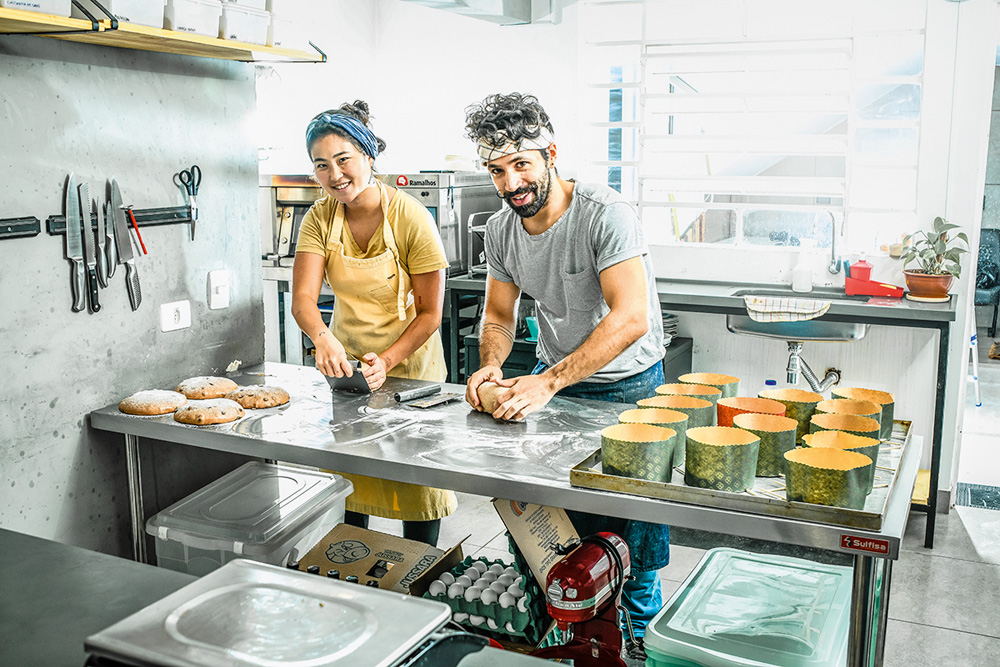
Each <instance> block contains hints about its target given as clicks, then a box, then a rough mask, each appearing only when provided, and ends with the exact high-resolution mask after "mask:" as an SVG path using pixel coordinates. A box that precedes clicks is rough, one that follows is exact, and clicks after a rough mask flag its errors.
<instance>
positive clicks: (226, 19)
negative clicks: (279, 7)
mask: <svg viewBox="0 0 1000 667" xmlns="http://www.w3.org/2000/svg"><path fill="white" fill-rule="evenodd" d="M270 23H271V14H270V12H267V11H265V10H263V9H251V8H250V7H244V6H243V5H237V4H235V3H231V2H223V3H222V23H221V24H220V25H221V28H220V30H219V35H220V36H221V37H222V39H232V40H234V41H237V42H247V43H249V44H261V45H264V44H266V43H267V28H268V26H269V25H270Z"/></svg>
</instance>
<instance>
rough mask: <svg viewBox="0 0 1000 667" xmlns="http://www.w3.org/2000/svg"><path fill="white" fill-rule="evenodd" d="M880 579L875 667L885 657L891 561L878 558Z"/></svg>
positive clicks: (877, 666) (880, 663)
mask: <svg viewBox="0 0 1000 667" xmlns="http://www.w3.org/2000/svg"><path fill="white" fill-rule="evenodd" d="M879 560H880V564H881V565H882V581H881V582H880V584H879V586H878V589H877V590H878V626H877V627H876V628H875V667H882V661H883V658H884V657H885V631H886V628H887V627H888V623H889V589H890V587H891V586H892V561H891V560H889V559H888V558H882V559H879Z"/></svg>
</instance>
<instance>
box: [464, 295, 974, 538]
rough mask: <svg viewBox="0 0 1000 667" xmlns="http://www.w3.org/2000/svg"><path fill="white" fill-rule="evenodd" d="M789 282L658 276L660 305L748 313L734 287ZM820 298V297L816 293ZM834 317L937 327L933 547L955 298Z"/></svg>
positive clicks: (928, 532) (861, 304) (852, 306)
mask: <svg viewBox="0 0 1000 667" xmlns="http://www.w3.org/2000/svg"><path fill="white" fill-rule="evenodd" d="M447 287H448V306H449V317H450V318H451V322H452V323H455V322H458V321H459V320H458V317H459V311H460V308H461V306H462V303H463V302H462V297H463V296H465V297H472V296H476V297H480V298H481V297H482V296H483V295H484V294H485V292H486V282H485V279H484V278H468V277H454V278H449V279H448V282H447ZM786 287H787V286H785V285H767V284H762V283H730V282H716V281H709V280H665V279H662V278H658V279H657V280H656V291H657V293H658V294H659V297H660V307H661V308H663V309H664V310H669V311H687V312H694V313H715V314H719V315H746V312H747V310H746V304H745V303H744V300H743V297H742V296H736V295H734V292H736V291H739V290H747V289H780V288H786ZM817 298H819V297H817ZM820 319H822V320H826V321H830V322H857V323H861V324H877V325H881V326H890V327H905V328H912V329H931V330H934V331H937V332H938V364H937V373H936V375H935V382H936V393H935V398H934V423H933V425H932V438H931V468H930V488H929V490H928V495H927V503H926V504H924V503H912V504H911V507H912V509H914V510H917V511H920V512H924V513H926V514H927V524H926V528H925V530H924V546H925V547H927V548H928V549H931V548H933V547H934V524H935V519H936V513H937V496H938V485H939V483H940V478H941V474H940V472H941V433H942V429H943V427H944V405H945V384H946V379H947V377H948V346H949V344H950V331H951V323H952V322H954V321H955V299H951V300H950V301H949V302H948V303H918V302H916V301H910V300H908V299H891V298H887V297H871V298H870V299H868V300H867V301H833V302H831V304H830V309H829V310H828V311H827V313H826V314H825V315H824V316H823V317H822V318H820ZM455 329H456V328H455V326H454V324H452V329H451V340H450V341H449V343H450V349H449V354H450V359H449V363H450V365H449V368H450V369H452V374H453V377H452V378H451V379H452V381H455V380H456V377H455V376H454V374H455V373H456V372H457V370H456V369H457V368H458V356H459V354H458V345H459V344H460V341H461V337H460V336H459V335H458V333H457V332H456V330H455Z"/></svg>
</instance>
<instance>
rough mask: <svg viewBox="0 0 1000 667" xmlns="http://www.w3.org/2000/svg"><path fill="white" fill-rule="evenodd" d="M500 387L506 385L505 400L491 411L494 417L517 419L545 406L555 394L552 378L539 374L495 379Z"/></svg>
mask: <svg viewBox="0 0 1000 667" xmlns="http://www.w3.org/2000/svg"><path fill="white" fill-rule="evenodd" d="M495 382H496V383H497V384H498V385H500V386H501V387H508V388H509V391H508V392H507V395H506V400H504V402H503V403H501V404H500V407H498V408H497V409H496V412H494V413H493V417H494V418H495V419H503V420H506V421H517V420H520V419H524V418H525V417H526V416H528V414H530V413H532V412H537V411H538V410H541V409H542V408H544V407H545V405H546V404H547V403H548V402H549V401H551V400H552V397H553V396H555V394H556V391H557V389H556V387H555V384H554V383H553V382H552V379H551V378H550V377H548V376H546V374H545V373H542V374H541V375H522V376H520V377H516V378H511V379H509V380H495Z"/></svg>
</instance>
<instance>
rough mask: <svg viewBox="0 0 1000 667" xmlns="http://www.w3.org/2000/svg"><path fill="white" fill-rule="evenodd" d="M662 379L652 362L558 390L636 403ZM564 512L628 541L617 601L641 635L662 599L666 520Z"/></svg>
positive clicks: (584, 528) (579, 525)
mask: <svg viewBox="0 0 1000 667" xmlns="http://www.w3.org/2000/svg"><path fill="white" fill-rule="evenodd" d="M546 368H548V367H547V366H546V365H545V364H544V363H542V362H538V365H537V366H535V368H534V370H532V371H531V372H532V374H533V375H537V374H539V373H541V372H543V371H544V370H545V369H546ZM661 384H663V365H662V364H653V365H652V366H650V367H649V368H648V369H646V370H645V371H642V372H641V373H636V374H635V375H632V376H630V377H627V378H624V379H622V380H618V381H617V382H611V383H597V382H578V383H577V384H574V385H570V386H568V387H565V388H564V389H562V390H560V391H559V393H558V394H557V396H562V397H565V398H586V399H590V400H594V401H608V402H613V403H636V402H638V401H639V400H641V399H643V398H649V397H650V396H652V395H654V394H655V393H656V392H655V390H656V388H657V387H659V386H660V385H661ZM566 513H567V514H568V515H569V518H570V521H572V522H573V527H574V528H576V530H577V532H578V533H579V534H580V535H592V534H593V533H596V532H600V531H608V532H611V533H615V534H616V535H619V536H620V537H621V538H622V539H624V540H625V543H626V544H628V548H629V555H630V557H631V560H632V574H633V576H634V577H635V579H634V580H633V581H627V582H626V583H625V587H624V590H623V592H622V604H623V605H624V607H625V608H626V609H628V612H629V614H630V615H631V617H632V623H633V625H634V628H635V634H636V636H637V637H642V636H644V635H645V633H646V626H647V625H648V624H649V622H650V621H651V620H653V617H654V616H655V615H656V613H657V612H658V611H660V607H661V606H662V605H663V597H662V593H661V590H660V577H659V574H658V573H657V570H659V569H660V568H663V567H666V566H667V564H668V563H669V562H670V526H665V525H663V524H659V523H646V522H644V521H630V520H628V519H619V518H617V517H607V516H600V515H597V514H588V513H586V512H574V511H572V510H567V511H566Z"/></svg>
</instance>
